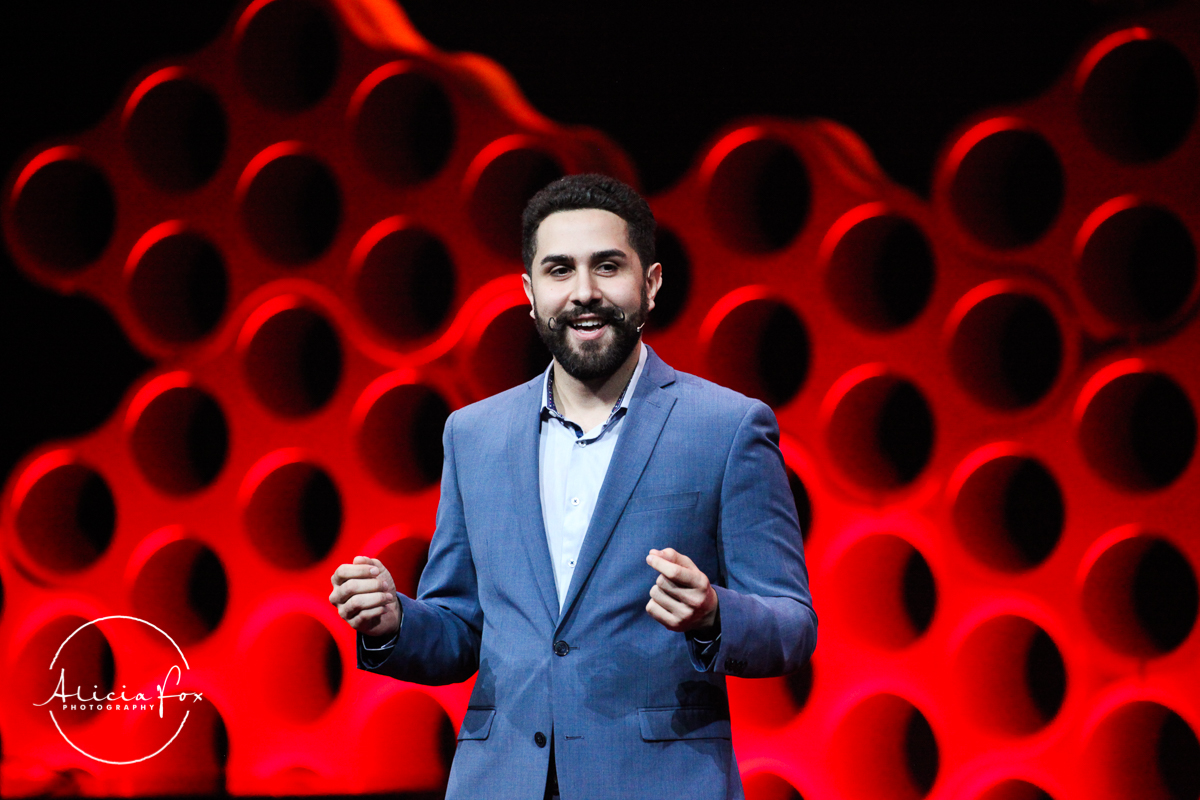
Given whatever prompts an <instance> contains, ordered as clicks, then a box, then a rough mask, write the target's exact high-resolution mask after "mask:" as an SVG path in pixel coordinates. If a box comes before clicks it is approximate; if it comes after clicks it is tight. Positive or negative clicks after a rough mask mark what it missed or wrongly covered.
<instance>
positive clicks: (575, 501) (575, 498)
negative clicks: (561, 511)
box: [571, 497, 579, 506]
mask: <svg viewBox="0 0 1200 800" xmlns="http://www.w3.org/2000/svg"><path fill="white" fill-rule="evenodd" d="M571 505H573V506H577V505H579V498H578V497H572V498H571Z"/></svg>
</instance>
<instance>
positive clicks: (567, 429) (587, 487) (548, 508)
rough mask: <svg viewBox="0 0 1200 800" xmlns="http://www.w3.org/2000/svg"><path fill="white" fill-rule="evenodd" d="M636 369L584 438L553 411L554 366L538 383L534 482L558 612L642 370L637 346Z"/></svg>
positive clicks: (643, 351)
mask: <svg viewBox="0 0 1200 800" xmlns="http://www.w3.org/2000/svg"><path fill="white" fill-rule="evenodd" d="M638 347H639V348H640V349H639V351H638V361H637V366H636V367H635V368H634V370H633V375H632V376H630V378H629V383H628V384H627V385H626V386H625V390H624V391H623V392H622V393H621V397H620V398H618V400H617V403H616V405H614V406H613V409H612V411H611V412H610V413H609V415H608V418H607V419H606V420H605V421H604V422H603V423H601V424H599V425H597V426H596V427H594V428H592V429H591V430H590V431H587V432H586V433H585V432H584V431H583V430H582V429H581V428H580V427H579V426H578V425H576V424H575V423H574V422H571V421H569V420H567V419H566V418H564V417H563V416H562V415H561V414H560V413H559V412H558V411H557V409H555V407H554V396H553V378H552V374H551V370H553V369H554V364H553V363H551V365H550V366H549V367H547V368H546V373H545V376H544V377H543V379H542V427H541V435H540V441H539V446H538V482H539V484H540V488H541V493H542V521H543V522H544V523H545V525H546V545H547V546H548V547H549V548H550V562H551V564H553V565H554V583H555V586H556V587H557V589H558V607H559V611H561V610H562V605H563V601H564V600H565V599H566V596H567V589H568V588H570V586H571V576H573V575H574V574H575V563H576V562H577V561H578V560H579V550H580V548H582V547H583V537H584V535H586V534H587V529H588V525H589V524H590V523H591V521H592V512H593V511H595V509H596V499H597V498H598V497H599V495H600V487H601V486H602V485H603V484H604V476H605V474H606V473H607V472H608V464H609V462H610V461H612V455H613V450H614V449H615V448H616V446H617V439H618V437H620V435H621V428H622V426H623V423H624V419H625V414H626V412H627V411H628V409H629V400H630V398H631V397H633V390H634V389H635V388H636V387H637V382H638V378H640V377H641V375H642V368H643V367H644V366H645V364H646V345H644V344H641V343H639V344H638Z"/></svg>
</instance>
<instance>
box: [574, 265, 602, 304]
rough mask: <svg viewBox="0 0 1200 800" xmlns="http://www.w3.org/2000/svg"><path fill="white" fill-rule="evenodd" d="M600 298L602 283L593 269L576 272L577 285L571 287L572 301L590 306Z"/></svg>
mask: <svg viewBox="0 0 1200 800" xmlns="http://www.w3.org/2000/svg"><path fill="white" fill-rule="evenodd" d="M599 300H600V285H599V284H598V283H597V282H596V278H595V276H594V275H592V273H591V270H587V269H581V270H578V271H577V272H576V273H575V285H574V286H573V287H572V288H571V302H572V303H574V304H575V305H578V306H589V305H592V304H593V303H596V302H598V301H599Z"/></svg>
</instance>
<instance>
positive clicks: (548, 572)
mask: <svg viewBox="0 0 1200 800" xmlns="http://www.w3.org/2000/svg"><path fill="white" fill-rule="evenodd" d="M526 386H528V387H529V389H530V391H527V392H524V393H522V395H521V396H520V397H519V398H518V399H517V400H516V401H515V402H514V403H513V408H512V416H511V417H510V418H509V425H508V441H509V443H510V445H511V447H512V450H513V455H512V458H510V459H509V467H510V472H511V475H512V482H513V503H514V505H515V508H514V514H515V517H516V520H517V527H518V538H519V539H520V540H521V545H522V547H524V549H525V555H526V557H527V558H528V560H529V567H530V569H531V570H532V571H533V575H534V579H535V580H536V581H537V585H538V590H539V592H540V593H541V595H542V600H543V602H545V604H546V613H548V614H549V615H550V619H551V620H557V619H558V590H557V589H556V588H555V586H554V565H553V564H551V563H550V548H549V545H547V544H546V522H545V517H543V516H542V490H541V484H540V482H539V480H538V461H539V458H538V451H539V444H540V436H541V425H542V422H541V416H540V413H539V412H540V411H541V408H542V396H541V387H542V383H541V378H538V379H537V380H536V381H530V382H529V383H528V384H526Z"/></svg>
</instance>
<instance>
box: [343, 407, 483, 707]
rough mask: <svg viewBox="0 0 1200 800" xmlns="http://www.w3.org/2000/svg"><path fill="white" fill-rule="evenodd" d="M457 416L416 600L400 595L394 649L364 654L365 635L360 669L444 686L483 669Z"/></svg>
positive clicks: (445, 438) (447, 439)
mask: <svg viewBox="0 0 1200 800" xmlns="http://www.w3.org/2000/svg"><path fill="white" fill-rule="evenodd" d="M454 417H455V415H454V414H451V415H450V417H449V418H448V419H447V420H446V427H445V430H444V431H443V433H442V448H443V452H444V458H443V462H442V487H441V499H440V500H439V502H438V510H437V527H436V528H435V530H434V533H433V541H432V542H431V543H430V545H429V561H428V563H427V564H426V565H425V570H424V572H422V573H421V581H420V584H419V586H418V587H417V597H416V598H415V599H413V598H409V597H405V596H404V595H403V594H399V593H397V596H398V597H399V599H400V605H401V608H402V611H403V617H402V620H401V624H400V633H399V634H398V635H397V636H396V638H395V641H394V644H392V646H391V647H390V649H389V648H387V647H386V646H385V648H384V649H381V650H366V649H364V644H365V642H364V639H363V635H362V634H361V633H360V634H359V635H358V637H357V638H358V646H357V650H358V668H359V669H363V670H367V671H370V672H376V673H379V674H382V675H388V676H391V677H393V678H397V679H399V680H403V681H410V682H412V683H423V684H445V683H457V682H459V681H464V680H466V679H467V678H469V677H471V676H472V675H473V674H475V671H476V670H477V669H478V668H479V645H480V636H481V631H482V629H483V611H482V610H481V609H480V606H479V593H478V586H477V583H476V575H475V561H474V558H473V557H472V555H471V545H470V541H469V540H468V538H467V526H466V517H465V515H464V513H463V502H462V495H461V493H460V492H459V486H458V473H457V470H456V468H455V461H454ZM384 566H387V565H386V564H385V565H384Z"/></svg>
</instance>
